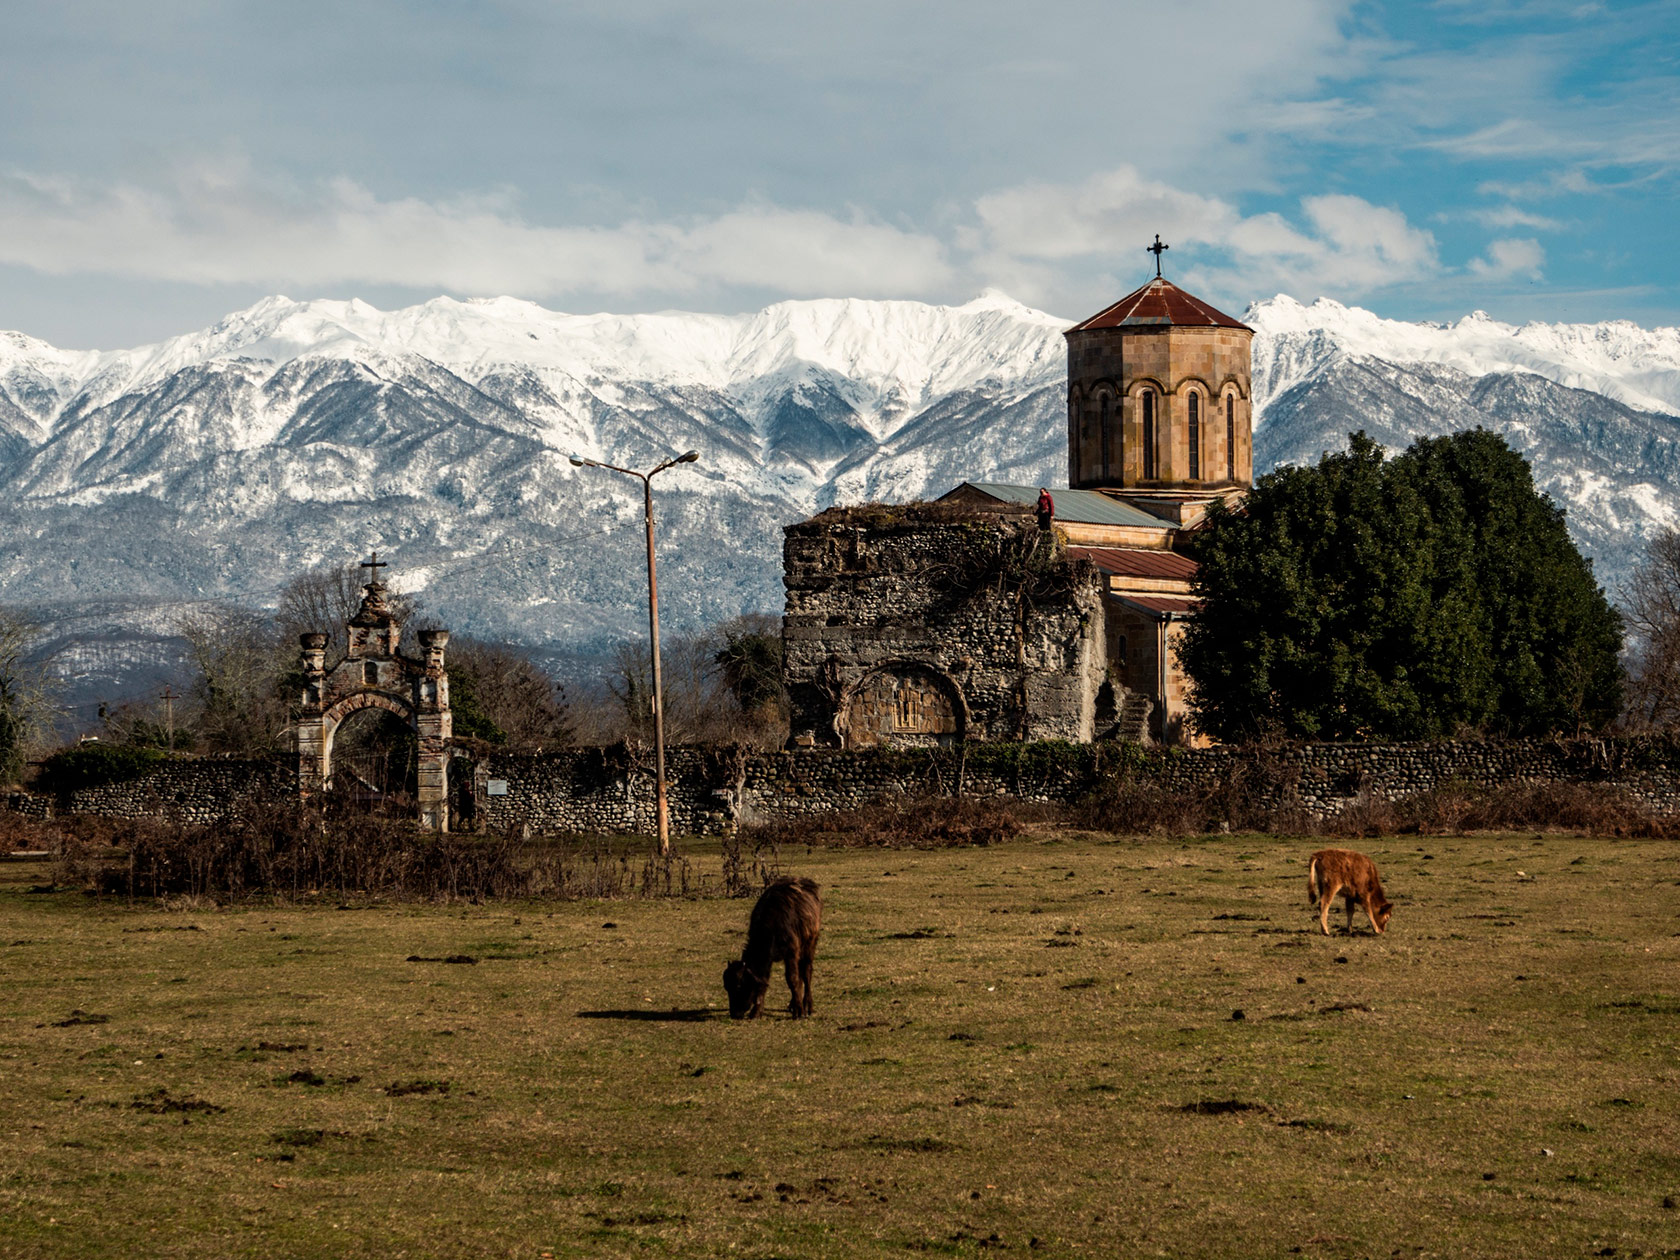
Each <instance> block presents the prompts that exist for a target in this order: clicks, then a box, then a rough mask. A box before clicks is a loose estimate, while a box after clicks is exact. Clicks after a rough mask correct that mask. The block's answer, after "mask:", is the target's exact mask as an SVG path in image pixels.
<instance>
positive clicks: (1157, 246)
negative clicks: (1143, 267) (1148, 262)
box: [1143, 232, 1172, 280]
mask: <svg viewBox="0 0 1680 1260" xmlns="http://www.w3.org/2000/svg"><path fill="white" fill-rule="evenodd" d="M1171 248H1172V246H1171V245H1166V244H1163V243H1162V241H1161V234H1160V233H1159V232H1157V233H1155V243H1154V244H1153V245H1145V246H1144V247H1143V249H1144V252H1145V253H1147V254H1154V255H1155V278H1156V279H1157V280H1159V279H1160V278H1161V255H1162V254H1164V253H1166V252H1167V251H1168V250H1169V249H1171Z"/></svg>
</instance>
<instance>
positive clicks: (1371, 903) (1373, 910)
mask: <svg viewBox="0 0 1680 1260" xmlns="http://www.w3.org/2000/svg"><path fill="white" fill-rule="evenodd" d="M1365 917H1366V918H1367V919H1369V920H1371V931H1373V932H1375V933H1376V934H1377V935H1378V936H1381V935H1382V928H1380V927H1378V926H1377V899H1376V898H1375V897H1367V898H1366V899H1365Z"/></svg>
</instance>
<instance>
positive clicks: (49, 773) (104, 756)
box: [35, 743, 167, 801]
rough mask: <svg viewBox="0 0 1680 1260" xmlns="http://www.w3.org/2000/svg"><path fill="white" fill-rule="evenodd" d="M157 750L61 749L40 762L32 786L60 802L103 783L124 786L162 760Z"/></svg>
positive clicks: (81, 746)
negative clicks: (123, 784)
mask: <svg viewBox="0 0 1680 1260" xmlns="http://www.w3.org/2000/svg"><path fill="white" fill-rule="evenodd" d="M166 759H167V758H166V754H165V753H164V752H163V750H162V749H159V748H142V747H137V746H136V745H133V744H101V743H87V744H77V745H76V746H75V747H74V748H65V749H62V750H60V751H59V752H56V753H54V754H53V755H52V756H50V757H48V758H47V759H46V761H44V762H42V763H41V769H40V770H39V771H38V772H37V774H36V776H35V787H36V788H37V789H39V790H40V791H43V792H50V793H52V794H53V795H55V796H57V797H58V798H59V800H60V801H68V800H69V798H70V796H71V795H72V794H73V793H75V792H78V791H80V790H82V789H83V788H92V787H102V786H103V785H105V784H107V783H127V782H129V781H130V780H133V779H139V778H143V777H144V776H145V775H147V774H148V773H150V772H151V771H152V770H154V769H155V768H156V767H157V766H158V764H159V763H160V762H162V761H164V760H166Z"/></svg>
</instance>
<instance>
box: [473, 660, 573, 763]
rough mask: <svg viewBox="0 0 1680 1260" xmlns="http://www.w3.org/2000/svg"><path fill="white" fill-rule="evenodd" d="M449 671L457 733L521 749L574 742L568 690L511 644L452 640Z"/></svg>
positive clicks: (551, 746)
mask: <svg viewBox="0 0 1680 1260" xmlns="http://www.w3.org/2000/svg"><path fill="white" fill-rule="evenodd" d="M448 667H449V703H450V707H451V708H452V709H453V710H454V718H455V723H454V724H455V733H456V734H457V735H463V736H470V737H473V738H477V739H484V740H487V741H489V742H490V743H495V744H504V743H505V744H509V745H511V746H513V747H516V748H533V749H536V748H562V747H565V746H566V745H568V744H570V743H571V742H572V729H571V716H570V711H569V710H570V706H569V705H568V704H567V701H566V693H565V690H564V689H563V688H562V687H561V686H560V684H559V683H558V682H557V681H555V679H554V677H553V675H551V674H550V673H549V672H548V671H547V670H546V669H544V668H543V667H542V666H541V665H540V664H538V663H537V662H536V661H535V660H533V659H532V658H531V656H530V655H529V654H528V653H526V652H524V651H522V650H520V649H519V648H517V647H513V646H512V645H510V644H506V643H484V642H481V641H479V640H477V639H471V638H458V639H452V640H451V641H450V644H449V656H448Z"/></svg>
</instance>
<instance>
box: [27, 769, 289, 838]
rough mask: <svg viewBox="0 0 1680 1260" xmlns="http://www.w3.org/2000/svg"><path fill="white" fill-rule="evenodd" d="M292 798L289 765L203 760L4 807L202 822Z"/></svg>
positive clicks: (32, 797) (40, 813) (40, 812)
mask: <svg viewBox="0 0 1680 1260" xmlns="http://www.w3.org/2000/svg"><path fill="white" fill-rule="evenodd" d="M296 795H297V776H296V774H295V772H294V771H293V769H292V767H291V766H290V765H286V764H282V763H280V762H277V761H245V760H234V759H231V758H230V759H222V758H211V757H205V758H192V759H187V758H182V759H180V760H176V761H166V762H163V763H162V764H161V765H159V766H158V767H157V769H155V770H153V771H151V772H150V773H149V774H146V775H143V776H141V777H140V778H137V779H128V780H125V781H123V782H120V783H102V784H100V785H99V786H98V787H89V788H81V789H80V790H78V791H76V792H73V793H71V795H70V798H69V800H68V801H62V802H60V801H54V800H53V799H52V798H51V797H49V796H43V795H38V794H34V793H18V794H17V796H16V799H15V801H13V800H8V802H7V805H8V807H9V808H11V809H14V810H16V811H17V812H19V813H27V814H31V815H33V816H35V817H45V816H47V815H48V814H49V813H60V812H68V813H73V814H97V815H101V816H103V817H106V818H159V817H165V816H173V817H179V818H184V819H186V820H187V821H188V822H195V823H204V822H214V821H215V820H216V819H218V818H222V817H225V816H226V815H227V814H228V813H230V812H231V811H232V810H234V809H236V808H238V807H239V806H241V805H244V804H246V803H248V802H250V801H253V800H272V801H289V800H293V799H295V798H296Z"/></svg>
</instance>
